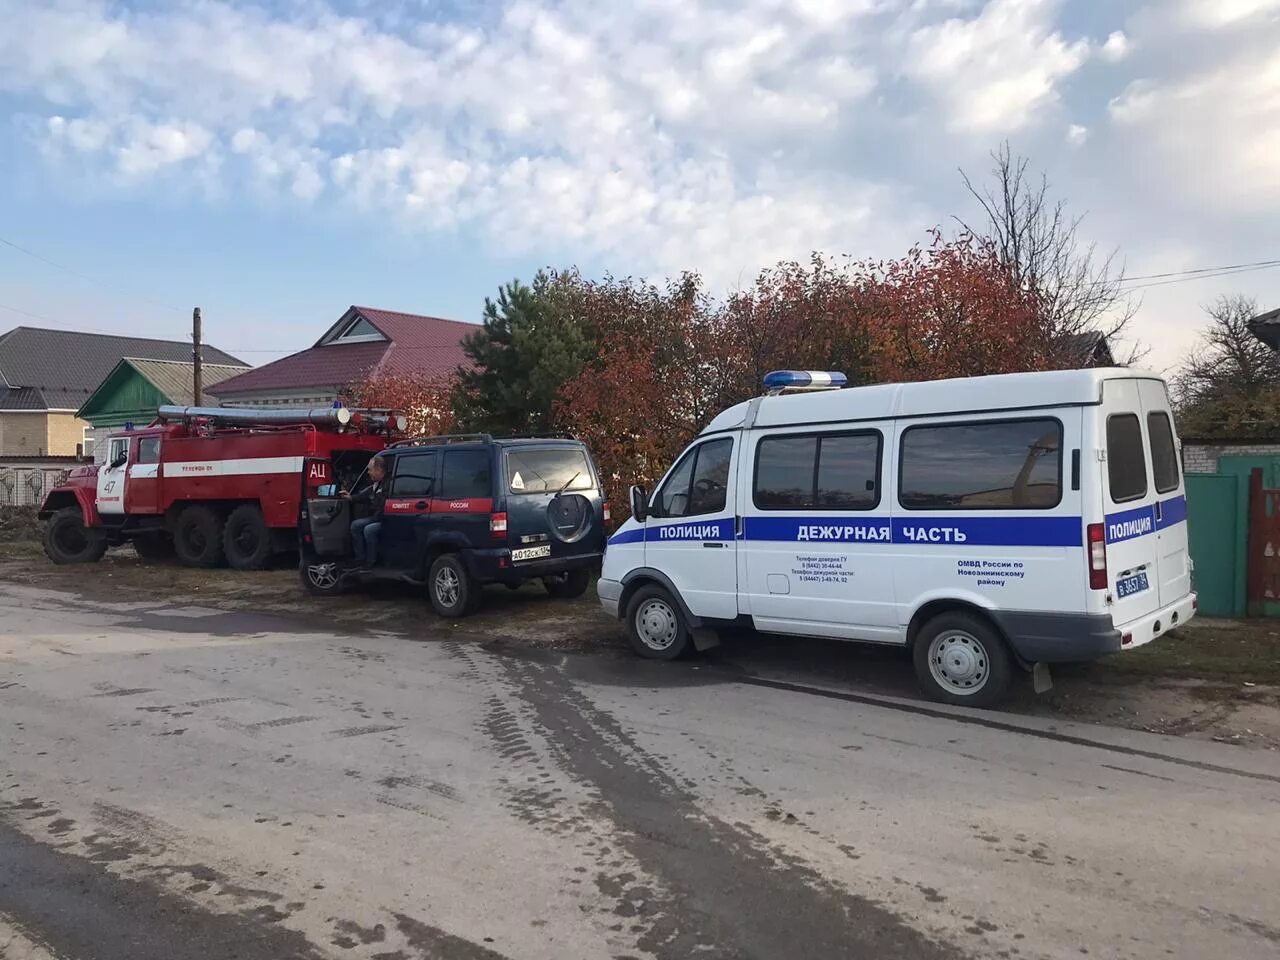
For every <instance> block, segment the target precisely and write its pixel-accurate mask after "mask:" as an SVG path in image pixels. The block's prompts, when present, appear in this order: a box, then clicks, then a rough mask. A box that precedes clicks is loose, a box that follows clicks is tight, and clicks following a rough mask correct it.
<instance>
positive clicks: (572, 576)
mask: <svg viewBox="0 0 1280 960" xmlns="http://www.w3.org/2000/svg"><path fill="white" fill-rule="evenodd" d="M542 585H543V586H544V587H546V588H547V593H549V594H551V596H553V597H555V598H557V599H560V600H573V599H576V598H577V597H580V596H582V595H583V594H584V593H586V592H587V587H589V586H591V571H590V570H585V569H584V570H570V571H569V572H568V573H562V574H560V576H558V577H543V578H542Z"/></svg>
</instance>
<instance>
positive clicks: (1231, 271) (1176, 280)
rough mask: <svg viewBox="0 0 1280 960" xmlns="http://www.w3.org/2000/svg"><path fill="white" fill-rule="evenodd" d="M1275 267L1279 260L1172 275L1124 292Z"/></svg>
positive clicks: (1279, 263)
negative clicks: (1169, 277) (1214, 270)
mask: <svg viewBox="0 0 1280 960" xmlns="http://www.w3.org/2000/svg"><path fill="white" fill-rule="evenodd" d="M1275 267H1280V260H1277V261H1275V262H1273V263H1262V264H1255V265H1246V266H1241V267H1238V268H1236V269H1228V270H1221V271H1219V272H1218V273H1199V274H1196V275H1195V276H1187V277H1174V278H1173V279H1171V280H1157V281H1155V282H1154V283H1139V284H1135V285H1134V286H1132V287H1126V288H1125V292H1126V293H1127V292H1129V291H1132V290H1145V289H1147V288H1148V287H1163V286H1166V285H1167V284H1170V283H1186V282H1187V281H1188V280H1214V279H1217V278H1218V277H1234V276H1235V275H1236V274H1239V273H1257V272H1258V271H1259V270H1271V269H1274V268H1275Z"/></svg>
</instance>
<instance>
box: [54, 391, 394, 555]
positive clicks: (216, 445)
mask: <svg viewBox="0 0 1280 960" xmlns="http://www.w3.org/2000/svg"><path fill="white" fill-rule="evenodd" d="M402 430H403V420H402V418H398V417H394V416H392V415H391V414H390V413H389V412H387V411H352V410H348V409H346V408H344V407H335V408H319V409H314V410H287V409H276V410H238V409H230V408H218V407H213V408H208V407H200V408H197V407H162V408H160V410H159V411H158V416H157V419H156V421H155V422H154V423H152V424H151V425H150V426H147V427H144V428H141V429H137V430H125V431H124V432H121V433H118V434H115V435H113V436H111V437H110V438H108V440H107V454H106V458H105V459H104V461H103V463H102V464H101V465H94V466H84V467H78V468H76V469H75V470H73V471H72V472H71V474H70V475H69V477H68V478H67V482H66V483H65V484H63V485H61V486H59V487H58V488H56V489H55V490H53V491H51V492H50V493H49V495H48V496H47V497H46V498H45V502H44V504H43V505H42V507H41V510H40V517H41V518H42V519H44V520H45V521H46V526H45V538H44V540H45V552H46V553H47V554H48V556H49V559H51V560H52V561H53V562H54V563H59V564H63V563H88V562H93V561H95V560H99V559H101V558H102V556H103V555H104V554H105V552H106V551H107V549H108V548H109V547H111V546H114V545H118V544H122V543H132V544H133V546H134V549H135V550H136V551H137V553H138V554H139V555H140V556H141V557H143V558H144V559H163V558H167V557H169V556H176V557H177V559H178V560H179V562H181V563H183V564H185V565H187V566H193V567H212V566H218V565H220V564H222V563H223V562H224V561H225V562H226V563H227V564H228V565H230V566H232V567H234V568H236V569H242V570H248V569H256V568H259V567H262V566H263V565H265V564H266V563H267V562H268V560H269V559H270V558H271V557H272V555H274V554H277V553H282V552H285V551H289V550H292V549H293V548H294V547H295V545H296V542H297V533H296V530H297V522H298V512H299V505H300V504H301V503H302V502H303V501H304V500H305V498H306V497H308V496H312V495H314V494H315V491H316V490H317V489H318V488H319V487H320V486H321V485H323V484H327V483H340V482H342V481H343V480H344V479H347V480H349V481H353V480H354V479H355V478H356V477H358V476H359V474H360V472H361V471H362V470H363V469H364V467H365V465H366V464H367V463H368V461H369V458H370V457H372V456H373V455H374V454H375V453H377V452H378V451H379V450H381V449H382V448H383V447H385V446H386V445H387V443H388V442H389V441H390V440H392V439H394V438H395V437H397V436H399V435H400V434H401V432H402Z"/></svg>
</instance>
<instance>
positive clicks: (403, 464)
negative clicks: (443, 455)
mask: <svg viewBox="0 0 1280 960" xmlns="http://www.w3.org/2000/svg"><path fill="white" fill-rule="evenodd" d="M435 475H436V455H435V452H434V451H432V452H431V453H402V454H400V456H398V457H396V475H395V477H393V478H392V480H391V493H390V496H392V497H429V496H431V488H432V487H433V486H434V485H435Z"/></svg>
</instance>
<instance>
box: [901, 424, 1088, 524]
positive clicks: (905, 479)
mask: <svg viewBox="0 0 1280 960" xmlns="http://www.w3.org/2000/svg"><path fill="white" fill-rule="evenodd" d="M898 501H899V502H900V503H901V504H902V505H903V506H904V507H906V508H907V509H908V510H1048V509H1050V508H1052V507H1056V506H1057V505H1058V504H1059V503H1060V502H1061V501H1062V424H1061V423H1060V422H1059V421H1057V420H1053V419H1049V418H1040V419H1034V420H984V421H979V422H976V423H947V424H937V425H935V426H920V427H908V428H907V429H906V430H904V431H903V433H902V451H901V463H900V467H899V482H898Z"/></svg>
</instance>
